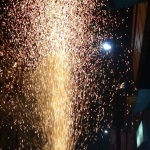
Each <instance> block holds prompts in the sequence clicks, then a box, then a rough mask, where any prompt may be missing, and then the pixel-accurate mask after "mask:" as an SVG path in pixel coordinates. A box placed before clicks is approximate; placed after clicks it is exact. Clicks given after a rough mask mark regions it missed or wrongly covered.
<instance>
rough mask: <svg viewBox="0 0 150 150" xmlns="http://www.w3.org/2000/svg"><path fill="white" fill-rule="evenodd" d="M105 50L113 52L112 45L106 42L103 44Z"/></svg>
mask: <svg viewBox="0 0 150 150" xmlns="http://www.w3.org/2000/svg"><path fill="white" fill-rule="evenodd" d="M103 49H104V50H105V51H109V50H111V45H110V44H109V43H108V42H104V43H103Z"/></svg>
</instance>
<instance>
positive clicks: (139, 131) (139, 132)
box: [136, 121, 143, 147]
mask: <svg viewBox="0 0 150 150" xmlns="http://www.w3.org/2000/svg"><path fill="white" fill-rule="evenodd" d="M142 142H143V124H142V121H141V123H140V125H139V127H138V129H137V132H136V143H137V147H139V146H140V145H141V144H142Z"/></svg>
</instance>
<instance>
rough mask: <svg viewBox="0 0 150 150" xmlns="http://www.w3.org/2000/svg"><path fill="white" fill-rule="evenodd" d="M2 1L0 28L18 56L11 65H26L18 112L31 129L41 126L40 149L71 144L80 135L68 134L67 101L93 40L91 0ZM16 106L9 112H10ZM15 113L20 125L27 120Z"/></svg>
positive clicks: (69, 111)
mask: <svg viewBox="0 0 150 150" xmlns="http://www.w3.org/2000/svg"><path fill="white" fill-rule="evenodd" d="M7 5H8V6H9V7H8V6H7ZM7 5H6V4H5V3H4V4H3V8H4V12H5V13H3V14H4V16H3V18H5V19H4V20H3V26H2V29H3V31H6V32H2V34H3V36H4V37H6V38H5V41H6V43H8V45H9V47H10V48H12V49H11V50H14V51H15V50H17V51H19V53H18V54H17V57H18V60H19V61H18V60H16V62H14V64H15V66H16V67H18V66H19V65H23V64H25V65H26V67H25V68H28V69H25V70H26V71H25V72H24V73H25V74H26V75H23V78H24V79H23V82H22V85H23V90H22V93H24V95H25V99H26V102H24V103H25V104H21V105H19V107H20V106H21V107H20V108H21V111H22V112H23V113H20V115H21V116H20V118H21V119H22V118H23V116H26V117H25V118H26V119H28V120H30V121H29V122H30V124H32V127H33V128H36V130H35V133H36V132H38V130H41V129H42V131H43V132H44V133H45V137H46V139H47V140H46V141H47V142H46V144H45V145H44V147H43V149H46V150H48V149H53V150H59V149H61V150H67V149H72V148H73V146H74V144H73V142H74V141H75V140H77V137H78V135H79V133H78V131H76V133H75V134H74V136H73V132H74V131H73V125H72V124H73V123H74V121H73V118H72V117H71V116H73V115H72V113H74V112H73V107H71V106H72V105H73V104H75V103H76V102H77V101H76V102H74V101H73V99H74V98H73V97H74V96H75V95H76V94H77V93H76V92H77V90H76V88H77V86H78V85H77V84H76V82H77V80H78V79H76V77H77V78H78V76H77V73H78V72H79V71H76V70H78V69H79V68H80V67H81V66H82V63H83V61H84V54H85V50H86V46H87V43H92V41H93V39H92V38H93V37H92V35H91V34H90V32H89V31H88V27H89V25H90V22H91V19H92V18H91V11H92V10H93V9H94V3H93V1H92V0H88V1H83V2H78V1H68V0H67V1H64V0H59V1H53V0H52V1H51V0H47V1H39V0H37V1H25V0H24V1H10V2H8V4H7ZM8 22H11V24H8ZM89 45H90V44H89ZM88 53H89V52H88ZM37 54H39V55H38V57H39V56H40V58H42V59H40V61H38V60H37V59H36V58H37ZM35 64H36V65H35ZM32 68H34V71H32ZM77 68H78V69H77ZM27 70H28V71H27ZM30 70H31V71H30ZM79 80H80V79H79ZM33 97H34V99H36V103H35V101H33ZM21 101H22V100H21V99H20V100H18V103H22V102H21ZM28 102H29V103H28ZM31 103H32V105H31ZM31 106H32V107H33V109H30V110H31V111H32V112H34V113H33V114H32V113H30V114H32V115H33V116H35V115H37V116H40V121H38V123H37V120H36V119H29V118H30V117H29V116H28V115H29V114H28V113H26V110H27V109H26V108H29V107H31ZM15 108H16V107H15ZM15 108H14V109H12V114H13V113H14V114H15V112H16V111H15V110H16V109H15ZM76 115H77V114H76ZM14 116H15V115H14ZM73 117H74V116H73ZM76 117H77V118H78V117H79V116H76ZM20 118H19V117H18V118H17V117H16V118H15V119H16V121H15V122H16V124H17V123H18V124H20V126H23V130H25V126H26V125H25V123H24V121H22V122H21V120H20ZM31 118H35V117H31ZM76 123H77V122H76ZM75 128H77V126H75ZM24 132H28V130H25V131H24ZM80 134H81V133H80ZM72 136H73V137H72ZM21 138H23V137H21ZM43 138H44V137H43ZM21 141H22V142H23V141H25V140H24V139H22V140H21ZM29 143H30V142H29ZM24 144H25V143H22V145H21V147H24ZM29 145H30V144H29ZM37 147H38V146H37Z"/></svg>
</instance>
